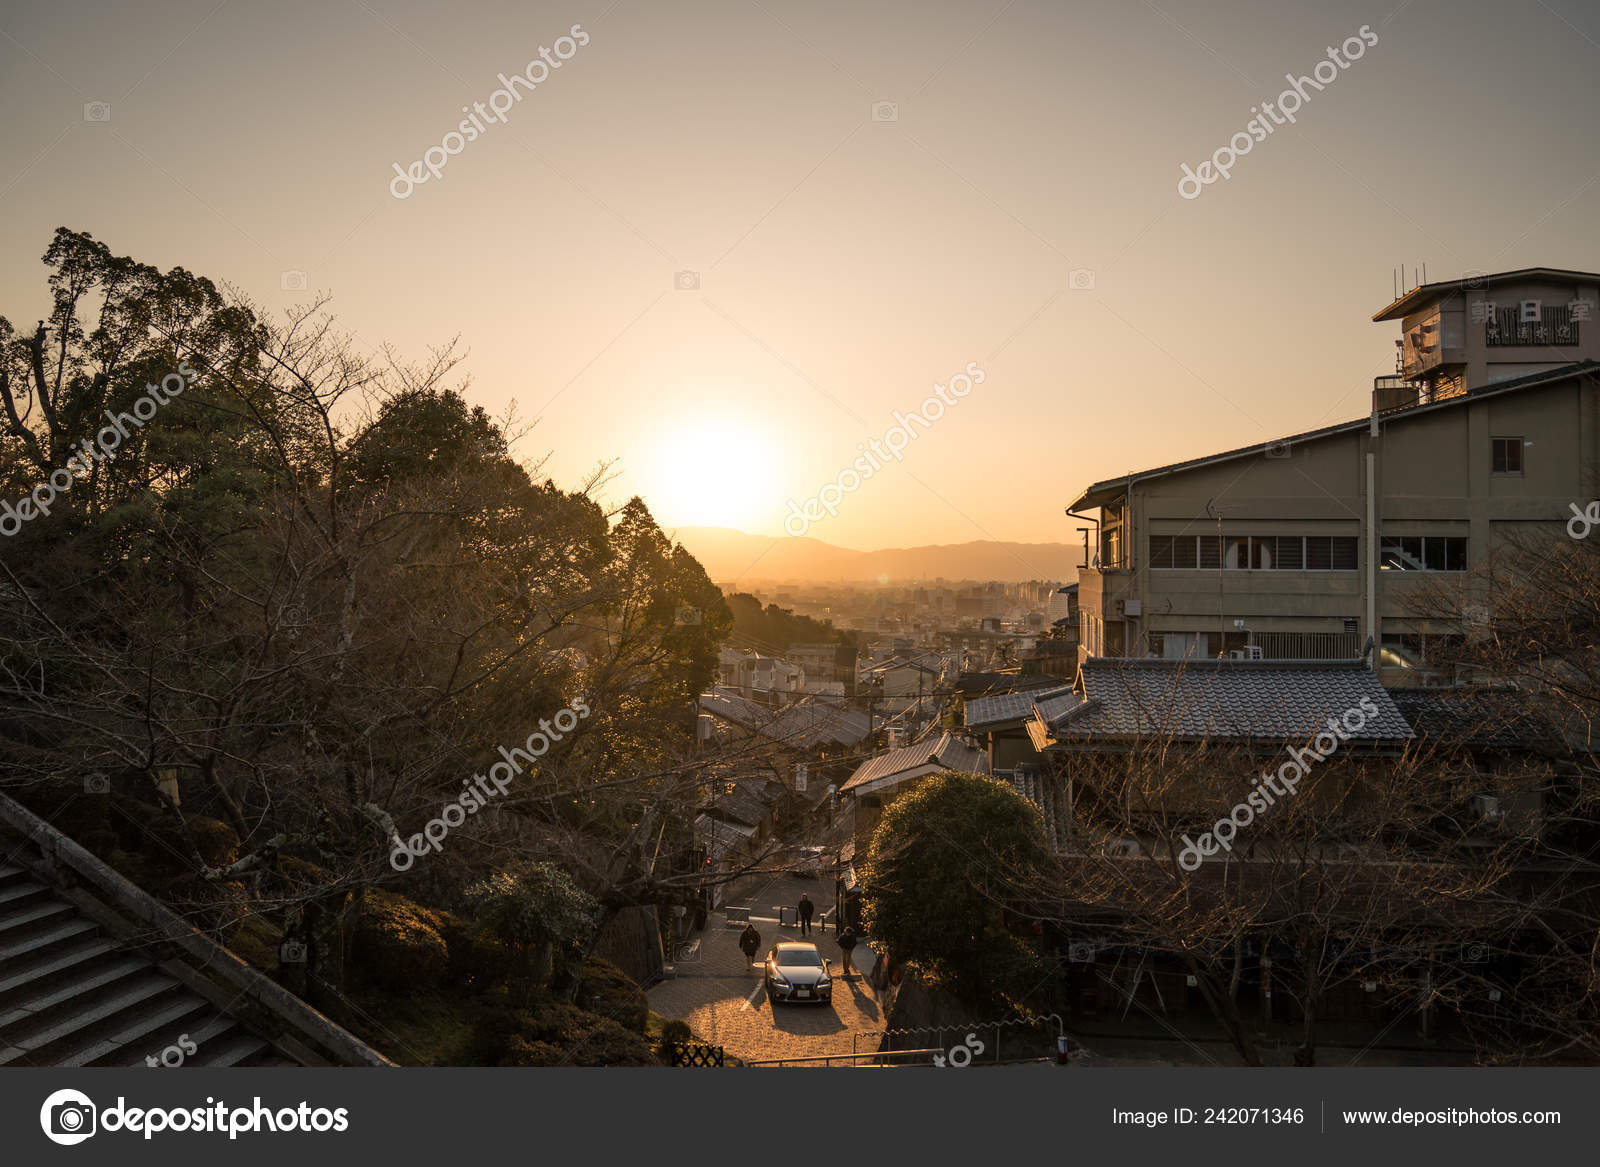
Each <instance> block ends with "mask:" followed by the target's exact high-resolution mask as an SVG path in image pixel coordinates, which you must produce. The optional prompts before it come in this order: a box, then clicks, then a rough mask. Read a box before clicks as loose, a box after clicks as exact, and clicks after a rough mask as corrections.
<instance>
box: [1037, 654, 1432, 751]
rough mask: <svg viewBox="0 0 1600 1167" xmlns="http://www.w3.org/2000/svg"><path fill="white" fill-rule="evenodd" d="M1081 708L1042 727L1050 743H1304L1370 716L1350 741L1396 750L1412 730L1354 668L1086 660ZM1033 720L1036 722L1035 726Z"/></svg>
mask: <svg viewBox="0 0 1600 1167" xmlns="http://www.w3.org/2000/svg"><path fill="white" fill-rule="evenodd" d="M1080 676H1081V677H1082V682H1083V696H1084V698H1085V700H1084V701H1083V703H1081V704H1078V705H1074V706H1072V707H1070V708H1067V709H1065V710H1064V711H1062V712H1059V713H1056V714H1055V715H1054V716H1053V717H1050V718H1049V719H1048V723H1047V724H1048V731H1049V736H1050V737H1051V738H1053V739H1054V740H1055V741H1056V742H1057V743H1064V742H1086V741H1092V740H1095V739H1102V740H1103V739H1132V738H1139V737H1169V738H1174V739H1180V740H1192V741H1197V740H1201V739H1207V738H1210V739H1234V740H1238V739H1246V738H1254V739H1262V740H1266V741H1283V742H1299V741H1305V740H1308V739H1309V738H1310V737H1311V736H1312V735H1314V734H1316V732H1317V731H1318V730H1319V729H1320V728H1322V727H1323V726H1325V725H1326V723H1327V721H1328V719H1329V718H1330V717H1339V716H1341V715H1342V714H1343V713H1344V712H1345V711H1346V710H1349V709H1359V708H1361V702H1362V700H1363V699H1365V700H1367V701H1370V702H1371V703H1372V704H1373V705H1375V706H1376V707H1377V709H1378V715H1377V716H1376V717H1372V716H1370V715H1368V716H1367V718H1366V724H1365V725H1364V726H1363V727H1362V728H1361V730H1360V732H1358V733H1352V734H1351V735H1350V737H1351V739H1353V740H1355V741H1361V742H1368V743H1372V742H1390V743H1392V742H1401V741H1406V740H1409V739H1410V738H1411V737H1413V736H1414V735H1413V733H1412V731H1411V726H1410V725H1409V724H1408V723H1407V721H1406V719H1405V717H1404V716H1403V715H1402V714H1401V713H1400V710H1399V709H1398V708H1396V707H1395V703H1394V700H1393V699H1392V698H1391V697H1390V696H1389V693H1388V691H1387V690H1386V689H1385V688H1384V687H1383V686H1382V685H1381V684H1380V683H1379V682H1378V678H1377V677H1376V676H1375V675H1374V674H1373V673H1372V672H1371V671H1369V670H1368V669H1367V668H1366V666H1365V664H1364V663H1363V662H1361V661H1236V660H1207V661H1197V660H1188V661H1166V660H1123V659H1117V658H1111V657H1091V658H1090V659H1088V660H1086V661H1085V662H1084V663H1083V667H1082V670H1081V673H1080ZM1041 720H1045V719H1042V718H1041Z"/></svg>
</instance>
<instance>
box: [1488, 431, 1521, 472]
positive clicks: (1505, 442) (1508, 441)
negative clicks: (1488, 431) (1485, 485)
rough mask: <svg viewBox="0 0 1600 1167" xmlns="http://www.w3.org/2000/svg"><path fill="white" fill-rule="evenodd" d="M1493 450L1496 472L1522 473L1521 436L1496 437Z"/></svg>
mask: <svg viewBox="0 0 1600 1167" xmlns="http://www.w3.org/2000/svg"><path fill="white" fill-rule="evenodd" d="M1493 451H1494V452H1493V462H1494V466H1493V469H1494V473H1496V474H1521V473H1522V439H1521V438H1494V439H1493Z"/></svg>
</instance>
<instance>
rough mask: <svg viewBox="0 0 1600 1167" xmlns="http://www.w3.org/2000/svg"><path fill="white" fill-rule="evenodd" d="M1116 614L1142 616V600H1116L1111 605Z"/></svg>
mask: <svg viewBox="0 0 1600 1167" xmlns="http://www.w3.org/2000/svg"><path fill="white" fill-rule="evenodd" d="M1112 607H1113V610H1114V611H1115V612H1116V614H1117V615H1118V616H1143V615H1144V601H1143V600H1118V601H1117V602H1116V603H1115V604H1114V605H1113V606H1112Z"/></svg>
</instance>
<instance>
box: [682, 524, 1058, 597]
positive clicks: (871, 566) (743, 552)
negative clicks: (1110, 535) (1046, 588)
mask: <svg viewBox="0 0 1600 1167" xmlns="http://www.w3.org/2000/svg"><path fill="white" fill-rule="evenodd" d="M670 534H671V536H672V537H673V538H674V539H676V540H677V541H678V542H679V543H682V544H683V545H684V547H686V548H687V549H688V551H689V553H690V554H691V555H693V556H694V557H695V558H696V559H698V560H699V561H700V563H701V564H702V565H703V566H704V567H705V569H706V574H707V575H709V576H710V577H711V578H712V579H713V580H714V581H716V582H718V583H728V582H732V581H737V580H772V581H776V582H779V583H782V582H786V581H792V582H795V583H868V582H878V581H880V580H885V579H886V580H887V582H889V583H891V584H894V583H907V582H911V581H916V580H933V579H939V578H944V579H947V580H963V579H970V580H1004V581H1016V580H1030V579H1042V580H1060V581H1061V582H1062V583H1064V584H1067V583H1072V582H1073V581H1074V580H1076V579H1077V578H1078V570H1077V566H1076V565H1077V563H1078V562H1079V561H1080V560H1081V559H1082V558H1083V548H1082V547H1073V546H1070V545H1068V544H1066V543H1000V542H994V541H992V540H987V539H982V540H978V541H976V542H973V543H944V544H934V545H932V546H928V547H895V548H889V549H886V550H883V551H852V550H851V549H849V548H848V547H835V546H834V545H833V544H831V543H824V542H822V541H821V540H820V539H809V538H795V537H792V536H788V535H785V536H781V537H779V538H773V537H772V536H770V535H748V534H746V533H745V532H743V531H735V530H731V529H729V528H727V527H679V528H678V529H677V530H676V531H673V532H670Z"/></svg>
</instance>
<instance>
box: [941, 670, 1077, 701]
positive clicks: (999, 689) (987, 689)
mask: <svg viewBox="0 0 1600 1167" xmlns="http://www.w3.org/2000/svg"><path fill="white" fill-rule="evenodd" d="M1058 683H1059V681H1058V679H1057V678H1055V677H1047V676H1041V675H1040V674H1038V673H1023V672H1021V671H1020V670H1016V671H1012V672H1003V673H961V674H959V675H957V677H956V679H955V684H954V687H955V689H956V690H957V691H958V692H959V693H961V695H962V696H964V697H968V698H971V697H992V696H994V695H995V694H996V693H1017V692H1020V691H1022V690H1023V689H1049V688H1054V687H1055V686H1056V685H1057V684H1058Z"/></svg>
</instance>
